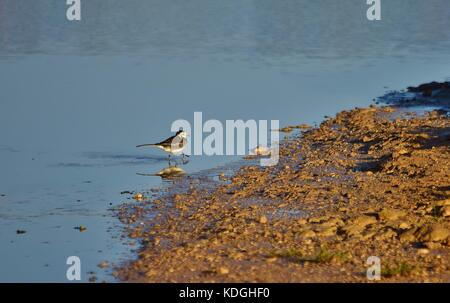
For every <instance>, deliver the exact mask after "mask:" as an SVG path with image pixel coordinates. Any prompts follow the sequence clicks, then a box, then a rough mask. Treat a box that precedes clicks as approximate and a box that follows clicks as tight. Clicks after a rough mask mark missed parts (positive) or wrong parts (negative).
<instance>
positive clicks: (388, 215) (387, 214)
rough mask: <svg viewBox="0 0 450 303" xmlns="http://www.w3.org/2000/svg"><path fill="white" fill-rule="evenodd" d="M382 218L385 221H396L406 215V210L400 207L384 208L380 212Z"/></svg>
mask: <svg viewBox="0 0 450 303" xmlns="http://www.w3.org/2000/svg"><path fill="white" fill-rule="evenodd" d="M378 215H379V216H380V218H381V219H383V220H384V221H395V220H397V219H399V218H401V217H404V216H406V212H405V211H403V210H399V209H393V208H383V209H382V210H381V211H380V212H379V214H378Z"/></svg>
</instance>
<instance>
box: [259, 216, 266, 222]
mask: <svg viewBox="0 0 450 303" xmlns="http://www.w3.org/2000/svg"><path fill="white" fill-rule="evenodd" d="M267 222H268V219H267V217H266V216H262V217H261V218H259V223H261V224H266V223H267Z"/></svg>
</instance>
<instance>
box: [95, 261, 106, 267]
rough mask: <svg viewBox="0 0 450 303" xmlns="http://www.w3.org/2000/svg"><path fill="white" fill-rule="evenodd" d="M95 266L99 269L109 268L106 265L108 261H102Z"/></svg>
mask: <svg viewBox="0 0 450 303" xmlns="http://www.w3.org/2000/svg"><path fill="white" fill-rule="evenodd" d="M97 266H98V267H99V268H108V267H109V263H108V261H102V262H100V263H99V264H98V265H97Z"/></svg>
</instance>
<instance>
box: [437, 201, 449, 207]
mask: <svg viewBox="0 0 450 303" xmlns="http://www.w3.org/2000/svg"><path fill="white" fill-rule="evenodd" d="M436 205H437V206H449V205H450V199H445V200H441V201H439V202H437V203H436Z"/></svg>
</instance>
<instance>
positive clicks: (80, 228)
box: [74, 225, 87, 232]
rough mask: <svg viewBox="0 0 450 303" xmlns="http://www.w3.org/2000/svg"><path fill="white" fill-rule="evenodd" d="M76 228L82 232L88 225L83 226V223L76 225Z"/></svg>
mask: <svg viewBox="0 0 450 303" xmlns="http://www.w3.org/2000/svg"><path fill="white" fill-rule="evenodd" d="M74 229H78V230H79V231H80V232H83V231H86V230H87V227H86V226H83V225H80V226H75V227H74Z"/></svg>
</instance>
